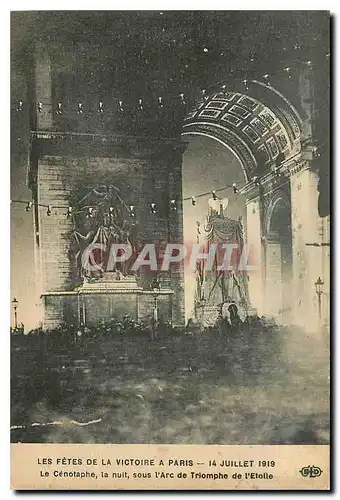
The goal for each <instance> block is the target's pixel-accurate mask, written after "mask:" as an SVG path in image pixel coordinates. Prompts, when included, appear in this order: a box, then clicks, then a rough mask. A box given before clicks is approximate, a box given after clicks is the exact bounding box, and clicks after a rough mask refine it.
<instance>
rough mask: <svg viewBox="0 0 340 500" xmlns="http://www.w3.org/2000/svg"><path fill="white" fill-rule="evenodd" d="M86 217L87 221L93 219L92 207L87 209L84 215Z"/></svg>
mask: <svg viewBox="0 0 340 500" xmlns="http://www.w3.org/2000/svg"><path fill="white" fill-rule="evenodd" d="M86 217H87V218H88V219H92V217H93V208H92V207H89V208H88V210H87V214H86Z"/></svg>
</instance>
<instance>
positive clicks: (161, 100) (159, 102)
mask: <svg viewBox="0 0 340 500" xmlns="http://www.w3.org/2000/svg"><path fill="white" fill-rule="evenodd" d="M158 106H159V107H160V108H163V106H164V104H163V97H158Z"/></svg>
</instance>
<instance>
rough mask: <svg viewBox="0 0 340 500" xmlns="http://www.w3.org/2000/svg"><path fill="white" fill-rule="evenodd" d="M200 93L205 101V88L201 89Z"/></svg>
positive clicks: (206, 97)
mask: <svg viewBox="0 0 340 500" xmlns="http://www.w3.org/2000/svg"><path fill="white" fill-rule="evenodd" d="M201 94H202V97H203V100H204V101H206V100H207V99H208V96H207V91H206V90H205V89H202V90H201Z"/></svg>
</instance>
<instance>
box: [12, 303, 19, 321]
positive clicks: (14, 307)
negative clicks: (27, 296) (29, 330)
mask: <svg viewBox="0 0 340 500" xmlns="http://www.w3.org/2000/svg"><path fill="white" fill-rule="evenodd" d="M12 304H13V309H14V326H15V329H17V328H18V305H19V302H18V301H17V299H16V298H15V297H14V299H13V300H12Z"/></svg>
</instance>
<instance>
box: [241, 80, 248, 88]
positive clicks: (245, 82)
mask: <svg viewBox="0 0 340 500" xmlns="http://www.w3.org/2000/svg"><path fill="white" fill-rule="evenodd" d="M242 82H243V84H244V86H245V88H246V90H249V86H248V80H247V79H246V78H244V79H243V80H242Z"/></svg>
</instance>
